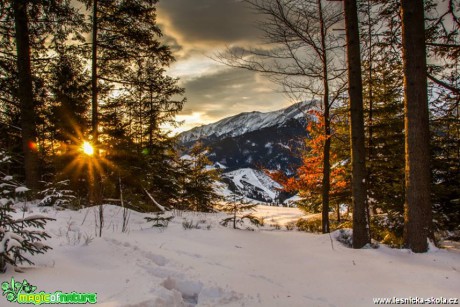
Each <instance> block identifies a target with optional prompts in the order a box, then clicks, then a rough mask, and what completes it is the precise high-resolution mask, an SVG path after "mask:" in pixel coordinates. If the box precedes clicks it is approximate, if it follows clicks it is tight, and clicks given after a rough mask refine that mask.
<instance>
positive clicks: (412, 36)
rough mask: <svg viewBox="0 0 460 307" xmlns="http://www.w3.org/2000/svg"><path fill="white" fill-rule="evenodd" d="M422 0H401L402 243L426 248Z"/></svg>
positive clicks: (427, 175)
mask: <svg viewBox="0 0 460 307" xmlns="http://www.w3.org/2000/svg"><path fill="white" fill-rule="evenodd" d="M423 4H424V3H423V1H422V0H413V1H401V15H402V46H403V70H404V111H405V112H404V127H405V148H406V152H405V155H406V159H405V160H406V166H405V184H406V198H405V229H404V241H405V245H406V246H407V247H408V248H410V249H411V250H412V251H413V252H418V253H420V252H426V251H427V250H428V237H429V236H430V231H431V217H432V207H431V193H430V182H431V176H430V149H429V137H430V135H429V115H428V97H427V66H426V48H425V24H424V23H425V20H424V5H423Z"/></svg>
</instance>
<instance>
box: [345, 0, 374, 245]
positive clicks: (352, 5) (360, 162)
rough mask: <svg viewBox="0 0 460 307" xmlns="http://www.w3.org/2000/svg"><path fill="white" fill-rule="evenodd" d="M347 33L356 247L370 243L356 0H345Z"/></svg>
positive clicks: (354, 242) (354, 241)
mask: <svg viewBox="0 0 460 307" xmlns="http://www.w3.org/2000/svg"><path fill="white" fill-rule="evenodd" d="M345 30H346V35H347V64H348V95H349V97H350V125H351V129H350V133H351V136H350V139H351V146H350V147H351V165H352V182H351V185H352V204H353V248H362V247H363V246H364V245H366V244H367V243H369V242H370V238H369V233H368V227H369V225H368V221H367V218H366V194H367V192H366V182H365V179H366V162H365V161H366V148H365V145H364V143H365V137H364V111H363V85H362V76H361V51H360V44H359V29H358V8H357V5H356V0H345Z"/></svg>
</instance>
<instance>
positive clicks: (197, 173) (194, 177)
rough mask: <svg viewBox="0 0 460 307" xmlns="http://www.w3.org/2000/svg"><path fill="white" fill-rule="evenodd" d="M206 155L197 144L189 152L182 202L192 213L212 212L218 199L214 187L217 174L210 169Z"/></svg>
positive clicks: (200, 145)
mask: <svg viewBox="0 0 460 307" xmlns="http://www.w3.org/2000/svg"><path fill="white" fill-rule="evenodd" d="M206 153H207V149H206V148H205V147H204V146H203V145H202V144H201V143H197V144H196V145H195V146H193V148H192V149H191V150H190V153H189V155H190V160H189V161H187V166H186V169H187V170H186V177H185V180H184V181H183V183H184V185H185V186H184V192H183V198H182V201H183V202H184V203H185V207H186V208H187V209H189V210H192V211H199V212H213V211H214V206H215V205H216V204H217V201H218V200H219V199H220V196H219V194H217V192H216V190H215V186H214V185H215V181H216V180H218V178H219V172H218V170H216V169H213V168H212V167H211V165H212V163H211V161H210V160H209V159H208V157H207V156H206Z"/></svg>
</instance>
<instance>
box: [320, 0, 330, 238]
mask: <svg viewBox="0 0 460 307" xmlns="http://www.w3.org/2000/svg"><path fill="white" fill-rule="evenodd" d="M317 3H318V15H319V21H320V27H321V54H322V59H321V60H322V66H323V67H322V68H323V88H324V96H323V116H324V136H325V140H324V149H323V180H322V193H321V194H322V195H321V199H322V200H321V201H322V223H321V224H322V232H323V233H328V232H330V229H329V191H330V190H331V165H330V155H331V120H330V106H329V80H328V69H327V52H326V28H325V25H324V18H323V8H322V5H321V0H318V2H317Z"/></svg>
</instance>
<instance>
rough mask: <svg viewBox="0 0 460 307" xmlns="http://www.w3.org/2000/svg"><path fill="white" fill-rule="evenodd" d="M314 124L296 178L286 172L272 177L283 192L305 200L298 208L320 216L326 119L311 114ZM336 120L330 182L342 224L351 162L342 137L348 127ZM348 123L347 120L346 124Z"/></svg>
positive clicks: (340, 117)
mask: <svg viewBox="0 0 460 307" xmlns="http://www.w3.org/2000/svg"><path fill="white" fill-rule="evenodd" d="M310 113H311V114H312V116H313V118H314V119H315V120H313V121H311V122H310V123H309V124H308V126H307V132H308V134H309V138H307V139H306V141H305V145H306V146H305V149H304V150H303V151H302V152H301V155H302V164H301V166H300V167H299V168H298V169H297V172H296V175H295V176H294V177H287V176H286V175H285V174H284V173H283V172H281V171H277V172H272V173H270V177H271V178H272V179H273V180H275V181H277V182H278V183H280V184H281V185H282V186H283V190H284V191H286V192H289V193H298V194H299V196H300V197H301V198H302V200H301V201H300V202H299V206H300V207H301V208H302V209H304V210H306V211H308V212H320V211H321V204H322V199H321V197H322V188H323V187H322V181H323V165H324V163H323V159H324V154H323V153H324V145H325V142H326V136H325V135H324V133H323V130H324V117H323V116H322V114H321V112H319V111H316V110H311V111H310ZM337 115H338V116H335V120H334V127H335V129H334V130H335V131H333V132H334V133H333V134H332V135H331V137H334V136H337V137H336V138H334V140H337V141H334V142H331V143H332V146H331V149H332V150H331V154H330V162H331V181H330V184H331V186H330V191H329V196H330V201H331V204H332V205H334V206H335V208H336V211H337V219H338V220H339V221H340V214H339V206H340V204H342V203H347V201H348V200H349V196H350V182H349V170H348V165H349V159H348V156H347V154H348V151H347V150H345V149H344V148H343V146H344V144H346V143H347V142H346V140H345V141H344V140H341V138H340V137H341V136H343V135H346V133H345V131H343V130H342V127H344V128H345V127H346V123H343V122H342V121H341V119H342V120H343V119H344V117H343V116H340V114H337ZM344 121H346V119H345V120H344Z"/></svg>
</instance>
